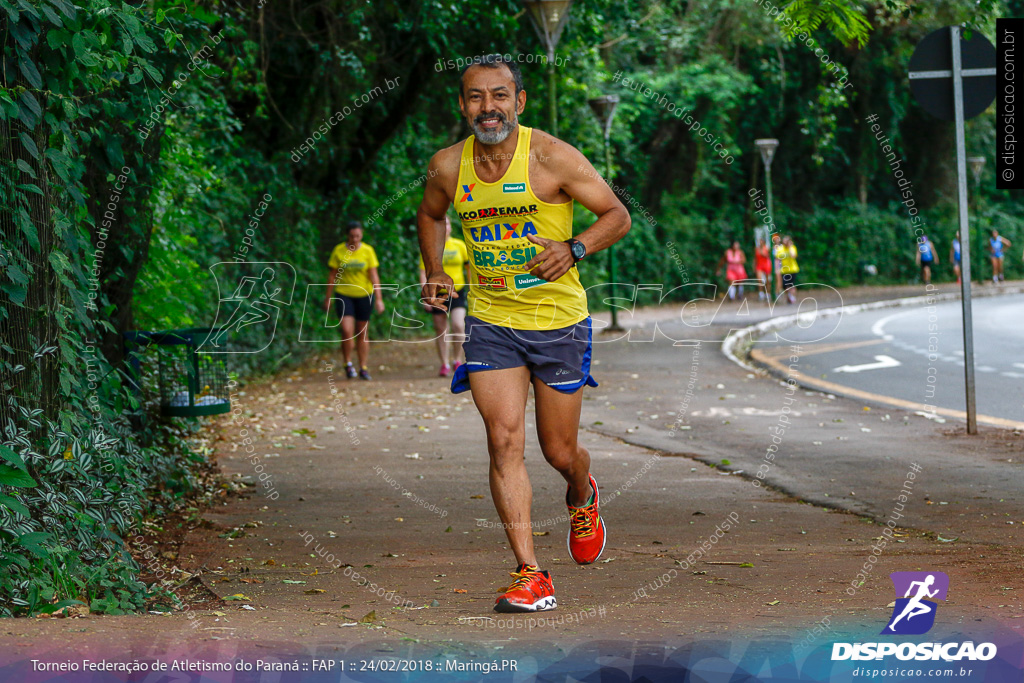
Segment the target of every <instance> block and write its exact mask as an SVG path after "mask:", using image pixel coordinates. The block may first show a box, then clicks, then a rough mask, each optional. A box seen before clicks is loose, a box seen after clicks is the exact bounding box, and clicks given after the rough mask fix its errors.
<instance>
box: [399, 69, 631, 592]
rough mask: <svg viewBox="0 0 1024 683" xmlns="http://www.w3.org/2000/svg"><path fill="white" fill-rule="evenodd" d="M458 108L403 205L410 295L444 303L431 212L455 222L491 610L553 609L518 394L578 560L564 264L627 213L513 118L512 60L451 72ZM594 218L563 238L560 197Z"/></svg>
mask: <svg viewBox="0 0 1024 683" xmlns="http://www.w3.org/2000/svg"><path fill="white" fill-rule="evenodd" d="M459 108H460V111H461V113H462V116H464V117H465V119H466V121H467V123H468V124H469V126H470V128H471V129H472V131H473V135H471V136H470V137H469V138H467V139H466V140H465V141H464V142H460V143H457V144H455V145H453V146H451V147H448V148H446V149H443V150H441V151H439V152H438V153H437V154H435V155H434V157H433V158H432V159H431V160H430V165H429V173H428V180H427V183H426V185H425V187H424V192H423V202H422V203H421V204H420V208H419V211H418V212H417V222H418V227H419V237H420V251H421V252H422V254H423V261H424V263H425V264H426V271H427V282H426V284H425V285H424V286H423V300H424V303H426V304H429V305H434V306H440V307H446V306H447V300H448V298H449V296H450V291H451V289H452V287H453V282H452V278H451V277H450V276H449V275H448V274H447V273H445V272H444V268H443V262H442V252H443V246H444V234H445V225H444V216H445V211H446V210H447V208H448V206H449V205H450V204H452V203H454V204H455V210H456V211H457V212H458V214H459V217H460V218H461V220H462V233H463V236H464V238H465V241H466V244H467V246H468V247H469V252H470V272H471V273H472V279H471V283H470V288H469V289H470V291H469V315H468V316H467V318H466V326H467V333H468V335H469V337H468V340H467V341H466V343H465V345H464V349H465V352H466V364H465V365H463V366H461V367H460V368H459V369H458V370H457V371H456V372H455V375H454V377H453V378H452V392H453V393H459V392H462V391H466V390H467V389H468V390H470V391H472V392H473V401H474V402H475V403H476V406H477V409H478V410H479V411H480V415H481V417H482V418H483V421H484V427H485V430H486V433H487V450H488V453H489V455H490V487H491V496H492V497H493V499H494V505H495V508H496V509H497V511H498V516H499V517H500V518H501V521H502V523H503V524H502V525H503V527H504V528H505V534H506V535H507V537H508V541H509V546H510V547H511V549H512V552H513V553H514V554H515V557H516V562H517V565H518V566H517V567H516V570H515V571H514V572H511V574H512V578H513V580H512V584H511V585H510V586H509V587H508V590H507V591H506V592H505V593H503V594H502V595H501V596H499V597H498V599H497V600H496V603H495V606H494V609H495V611H498V612H535V611H539V610H548V609H553V608H555V606H556V600H555V595H554V587H553V585H552V582H551V576H550V574H549V573H548V572H547V571H546V570H542V569H540V564H539V563H538V561H537V556H536V555H535V554H534V547H533V534H532V530H531V524H530V505H531V500H532V496H533V493H532V488H531V485H530V479H529V476H528V475H527V472H526V463H525V462H524V457H523V453H524V448H525V441H526V427H525V424H526V401H527V397H528V395H529V390H530V386H531V385H532V386H533V392H534V397H535V399H536V420H537V437H538V440H539V441H540V446H541V451H542V452H543V454H544V458H545V460H547V462H548V463H549V464H550V465H551V466H552V467H553V468H555V469H556V470H557V471H558V473H559V474H561V475H562V477H563V478H564V479H565V481H566V483H567V484H568V486H567V490H566V495H565V502H566V505H567V506H568V509H569V520H570V529H569V537H568V546H569V554H570V556H571V557H572V558H573V560H575V561H576V562H577V563H579V564H589V563H591V562H594V561H595V560H597V558H598V557H600V555H601V552H602V551H603V550H604V545H605V524H604V521H603V520H602V519H601V516H600V514H599V507H598V506H599V503H600V497H599V493H598V487H597V482H596V481H595V479H594V477H593V475H592V474H591V473H590V454H589V453H588V452H587V450H586V449H585V448H583V447H582V446H580V445H579V443H578V442H577V438H578V432H579V421H580V408H581V405H582V400H583V392H582V391H580V389H581V388H582V387H583V385H585V384H587V385H590V386H597V382H595V381H594V379H593V378H592V377H591V376H590V356H591V336H592V330H591V320H590V315H589V313H588V311H587V298H586V293H585V292H584V290H583V286H582V285H581V284H580V279H579V274H578V272H577V269H576V267H575V265H576V263H577V262H578V261H579V260H580V259H583V258H584V257H586V256H589V255H592V254H594V253H596V252H598V251H600V250H602V249H606V248H607V247H610V246H611V245H612V244H614V243H615V242H617V241H618V240H620V239H622V237H623V236H624V235H625V234H626V233H627V232H628V231H629V226H630V217H629V212H627V211H626V208H625V207H624V206H623V205H622V202H620V201H619V200H618V198H617V197H616V196H615V194H614V193H613V192H612V190H611V189H610V188H609V187H608V185H607V184H606V183H605V182H604V180H602V178H601V176H600V175H598V174H597V172H596V171H595V170H594V168H593V166H591V164H590V162H589V161H587V159H586V157H584V156H583V155H582V154H581V153H580V152H579V151H578V150H576V149H575V148H574V147H572V146H571V145H569V144H567V143H565V142H562V141H561V140H558V139H557V138H555V137H553V136H551V135H548V134H547V133H544V132H542V131H539V130H535V129H531V128H527V127H525V126H521V125H519V116H520V115H521V114H522V113H523V110H524V109H525V108H526V91H525V90H523V80H522V76H521V75H520V73H519V67H518V65H517V64H516V63H515V62H510V61H505V60H504V59H503V58H502V57H501V56H500V55H487V56H485V57H480V58H477V59H476V60H474V62H473V63H471V64H470V65H469V66H467V67H466V68H465V69H463V71H462V73H461V75H460V87H459ZM574 200H575V201H577V202H579V203H580V204H582V205H583V206H584V207H585V208H586V209H588V210H589V211H591V212H592V213H594V214H595V215H596V216H597V221H596V222H595V223H594V224H593V225H591V226H590V227H589V228H587V229H586V230H584V231H583V232H581V233H580V234H579V235H577V237H576V239H573V235H572V213H573V201H574Z"/></svg>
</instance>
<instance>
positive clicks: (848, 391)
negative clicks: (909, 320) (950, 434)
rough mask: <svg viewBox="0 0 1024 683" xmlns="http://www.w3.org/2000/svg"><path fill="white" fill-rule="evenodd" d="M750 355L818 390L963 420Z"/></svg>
mask: <svg viewBox="0 0 1024 683" xmlns="http://www.w3.org/2000/svg"><path fill="white" fill-rule="evenodd" d="M787 355H788V354H787ZM750 357H751V358H752V359H753V360H755V361H756V362H758V363H761V364H762V365H766V366H768V367H770V368H772V369H773V370H776V371H777V372H779V373H781V374H783V375H785V376H787V377H792V378H793V379H794V380H795V381H796V382H798V383H799V384H803V385H804V386H809V387H813V388H815V389H820V390H822V391H827V392H829V393H831V394H839V395H841V396H848V397H850V398H859V399H863V400H865V401H873V402H874V403H881V404H883V405H888V406H892V407H894V408H903V409H904V410H913V411H922V412H925V413H934V414H935V415H941V416H943V417H949V418H953V419H956V420H963V421H964V422H966V421H967V413H965V412H963V411H961V410H950V409H949V408H939V407H936V406H928V405H925V404H923V403H915V402H914V401H906V400H904V399H902V398H896V397H894V396H883V395H882V394H874V393H872V392H870V391H862V390H860V389H854V388H852V387H846V386H843V385H841V384H836V383H834V382H829V381H827V380H823V379H818V378H816V377H811V376H809V375H805V374H804V373H802V372H800V371H799V370H790V369H789V366H787V365H785V364H783V363H780V362H778V360H776V359H775V358H772V357H770V356H768V355H766V354H765V353H763V352H762V351H761V350H760V349H754V350H752V351H751V352H750ZM930 408H934V410H933V411H932V410H929V409H930ZM978 422H979V423H981V424H987V425H989V426H990V427H1001V428H1003V429H1018V430H1024V422H1015V421H1014V420H1006V419H1004V418H1001V417H992V416H990V415H978Z"/></svg>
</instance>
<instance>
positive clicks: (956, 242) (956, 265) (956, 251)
mask: <svg viewBox="0 0 1024 683" xmlns="http://www.w3.org/2000/svg"><path fill="white" fill-rule="evenodd" d="M949 262H950V263H952V264H953V272H954V273H956V283H957V284H960V231H959V230H957V231H956V237H954V238H953V244H952V245H950V247H949Z"/></svg>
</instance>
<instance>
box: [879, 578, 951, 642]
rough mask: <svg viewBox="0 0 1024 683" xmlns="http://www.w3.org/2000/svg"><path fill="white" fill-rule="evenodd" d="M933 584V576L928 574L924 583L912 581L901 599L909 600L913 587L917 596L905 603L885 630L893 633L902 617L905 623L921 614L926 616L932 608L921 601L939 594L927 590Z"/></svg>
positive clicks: (935, 591)
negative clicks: (904, 618) (915, 588)
mask: <svg viewBox="0 0 1024 683" xmlns="http://www.w3.org/2000/svg"><path fill="white" fill-rule="evenodd" d="M933 583H935V575H934V574H929V575H928V576H927V578H925V580H924V581H912V582H911V583H910V585H909V586H907V593H906V595H904V596H903V597H905V598H909V597H910V592H911V591H913V590H914V586H917V594H916V595H914V597H912V598H910V600H909V601H908V602H907V605H906V607H904V608H903V611H902V612H900V615H899V616H898V617H896V618H895V619H893V620H892V623H891V624H889V625H888V626H886V627H885V628H886V629H887V630H889V631H892V632H893V633H895V632H896V630H895V627H896V624H897V622H899V620H900V619H902V618H903V617H906V618H907V621H910V620H911V619H913V618H914V617H916V616H919V615H921V614H928V613H929V612H931V611H932V609H934V608H932V607H929V606H928V605H926V604H924V603H923V602H921V600H922V599H923V598H933V597H935V595H936V594H937V593H938V592H939V589H938V588H936V589H935V590H933V591H929V590H928V589H929V588H930V587H931V585H932V584H933Z"/></svg>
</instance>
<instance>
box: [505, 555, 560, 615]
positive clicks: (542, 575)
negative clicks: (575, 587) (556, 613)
mask: <svg viewBox="0 0 1024 683" xmlns="http://www.w3.org/2000/svg"><path fill="white" fill-rule="evenodd" d="M509 574H510V575H511V576H512V585H510V586H509V587H508V590H507V591H505V592H504V593H502V595H501V597H500V598H498V599H497V600H496V601H495V605H494V611H495V612H543V611H545V610H549V609H555V607H557V606H558V603H557V601H556V600H555V587H554V585H553V584H552V583H551V576H550V575H549V574H548V573H547V571H546V570H545V571H541V570H540V569H538V568H537V567H536V566H534V565H532V564H521V565H519V567H518V568H517V569H516V571H514V572H509Z"/></svg>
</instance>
